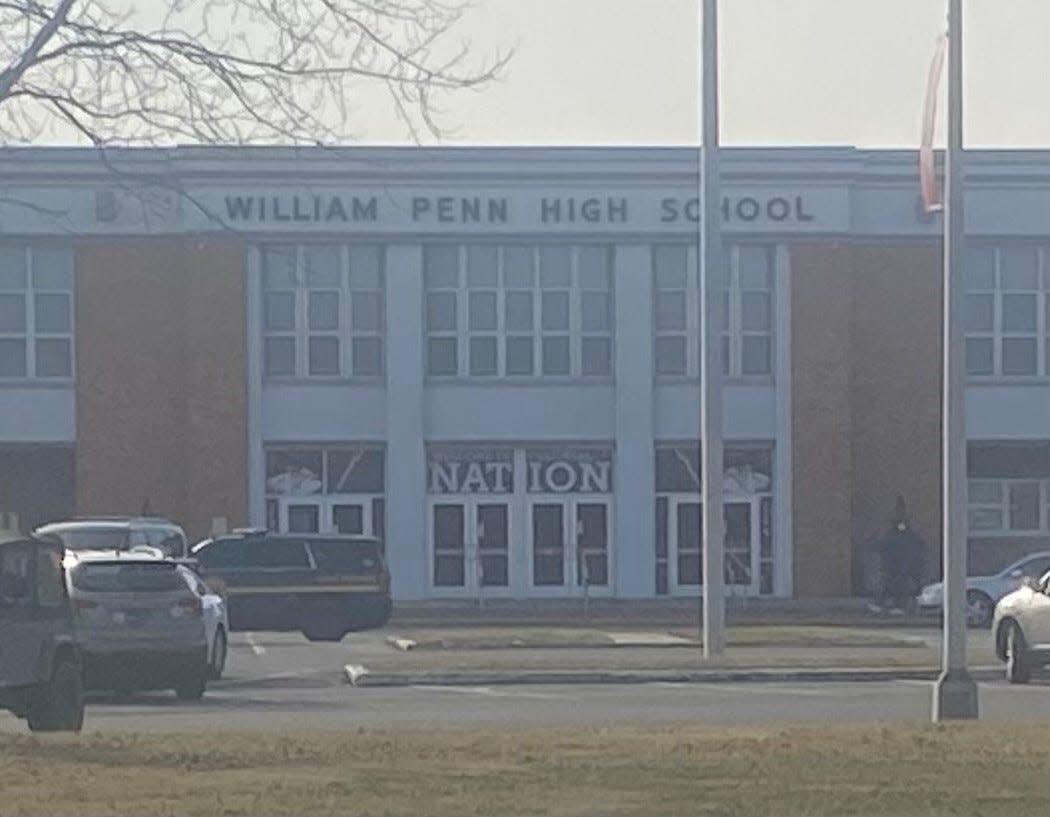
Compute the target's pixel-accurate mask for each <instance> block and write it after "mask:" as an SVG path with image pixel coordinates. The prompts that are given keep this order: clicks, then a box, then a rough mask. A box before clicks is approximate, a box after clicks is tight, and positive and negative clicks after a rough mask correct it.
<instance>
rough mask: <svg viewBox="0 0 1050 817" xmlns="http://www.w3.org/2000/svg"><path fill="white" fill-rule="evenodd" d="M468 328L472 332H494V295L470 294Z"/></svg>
mask: <svg viewBox="0 0 1050 817" xmlns="http://www.w3.org/2000/svg"><path fill="white" fill-rule="evenodd" d="M470 328H471V329H472V330H474V331H478V330H484V331H495V329H496V293H495V292H471V293H470Z"/></svg>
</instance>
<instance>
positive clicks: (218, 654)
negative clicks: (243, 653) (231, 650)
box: [208, 627, 229, 681]
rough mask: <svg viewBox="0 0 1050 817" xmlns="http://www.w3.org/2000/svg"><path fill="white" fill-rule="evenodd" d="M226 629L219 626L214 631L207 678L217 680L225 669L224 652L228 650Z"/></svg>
mask: <svg viewBox="0 0 1050 817" xmlns="http://www.w3.org/2000/svg"><path fill="white" fill-rule="evenodd" d="M228 647H229V645H228V643H227V641H226V631H225V630H224V629H223V628H222V627H220V628H219V629H218V630H217V631H216V633H215V643H214V644H213V645H212V648H211V660H210V661H209V662H208V680H209V681H218V680H219V679H220V678H222V673H223V672H224V671H225V669H226V652H227V650H228Z"/></svg>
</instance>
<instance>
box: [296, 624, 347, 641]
mask: <svg viewBox="0 0 1050 817" xmlns="http://www.w3.org/2000/svg"><path fill="white" fill-rule="evenodd" d="M347 632H348V631H347V630H345V629H343V628H342V627H335V626H333V625H331V624H328V625H324V624H310V625H307V626H306V627H303V629H302V633H303V635H304V636H306V640H307V641H333V642H336V641H342V640H343V638H344V637H345V636H346V634H347Z"/></svg>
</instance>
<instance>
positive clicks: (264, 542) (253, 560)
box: [245, 539, 310, 568]
mask: <svg viewBox="0 0 1050 817" xmlns="http://www.w3.org/2000/svg"><path fill="white" fill-rule="evenodd" d="M245 557H246V558H245V564H246V565H247V566H248V567H254V568H271V567H283V568H308V567H310V560H309V557H308V556H307V555H306V547H305V546H304V545H303V543H302V542H301V541H296V540H289V539H260V540H259V541H257V542H252V543H250V544H249V545H248V547H247V550H246V552H245Z"/></svg>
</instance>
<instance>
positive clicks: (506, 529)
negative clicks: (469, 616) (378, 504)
mask: <svg viewBox="0 0 1050 817" xmlns="http://www.w3.org/2000/svg"><path fill="white" fill-rule="evenodd" d="M429 529H430V552H431V553H432V554H433V574H432V580H433V583H434V587H435V588H437V589H446V590H450V591H453V592H454V591H456V590H460V591H463V592H464V593H465V594H470V593H477V592H478V590H479V589H481V588H494V589H499V588H509V587H510V581H511V566H510V505H509V504H508V503H507V502H491V501H486V500H483V499H474V498H471V499H467V500H458V499H457V500H455V501H449V502H444V501H440V500H434V501H432V502H431V505H430V523H429Z"/></svg>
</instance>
